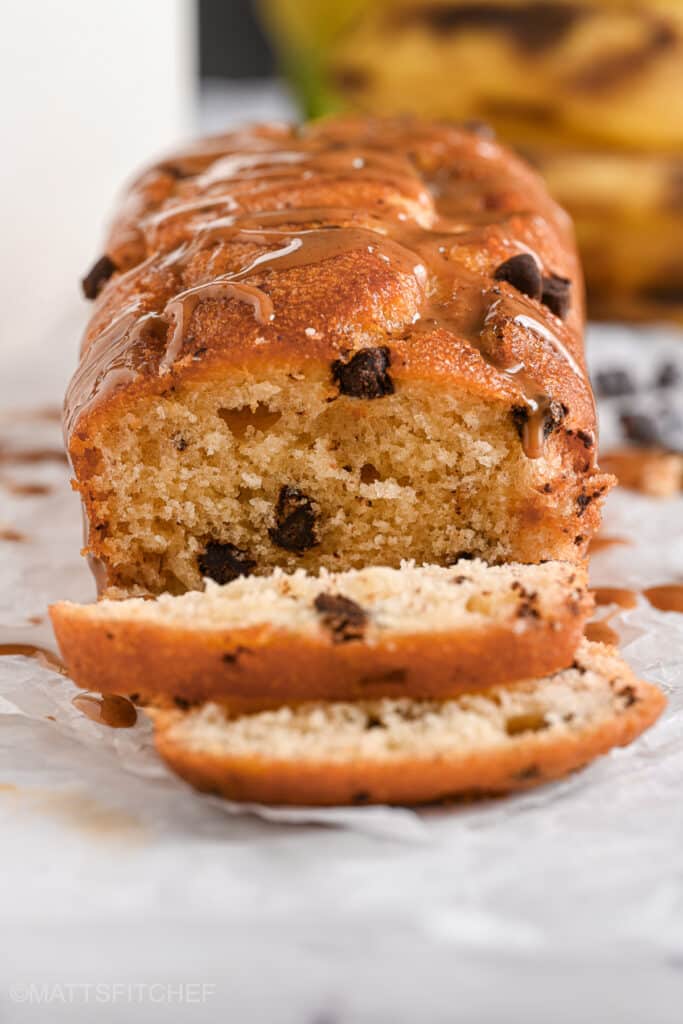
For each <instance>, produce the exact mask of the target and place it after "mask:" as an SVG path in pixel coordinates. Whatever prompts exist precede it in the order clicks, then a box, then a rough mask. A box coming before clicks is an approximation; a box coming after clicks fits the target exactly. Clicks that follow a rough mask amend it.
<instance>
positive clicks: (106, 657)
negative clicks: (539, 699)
mask: <svg viewBox="0 0 683 1024" xmlns="http://www.w3.org/2000/svg"><path fill="white" fill-rule="evenodd" d="M591 607H592V601H591V600H590V599H589V598H588V596H587V595H586V594H585V593H584V594H583V595H582V596H577V595H576V593H575V592H574V591H572V592H570V593H568V595H567V601H566V603H565V605H564V606H563V607H562V608H561V609H559V610H558V612H557V614H556V615H553V617H552V618H549V619H545V620H544V619H542V618H540V619H537V618H531V619H525V620H524V622H523V623H522V622H521V620H520V619H518V618H511V620H510V622H509V623H506V624H504V625H491V626H489V627H486V628H479V629H473V628H470V629H462V630H458V631H456V630H453V631H452V632H449V633H441V634H439V633H433V632H430V633H415V634H413V635H404V636H401V635H398V634H392V635H390V636H389V637H387V638H384V639H383V638H380V639H379V640H378V641H377V642H373V643H366V642H363V641H360V640H359V641H353V640H351V641H348V642H346V643H335V642H334V641H333V638H332V637H331V636H329V635H328V633H327V631H325V630H322V629H321V630H320V632H319V633H318V634H313V635H310V636H307V635H299V634H296V633H294V632H291V631H289V632H288V631H285V630H277V629H275V628H273V627H271V626H268V625H263V626H257V627H245V628H233V629H225V630H221V629H202V628H199V627H197V626H192V625H189V626H187V627H185V628H183V627H181V626H178V625H172V626H169V625H160V624H158V623H154V622H150V621H149V620H142V621H140V620H138V621H136V620H135V618H134V616H132V615H131V617H130V618H127V619H125V620H121V619H117V618H111V619H109V620H103V618H102V617H101V616H98V617H97V618H96V619H93V618H89V617H88V614H87V611H88V609H87V606H86V607H85V608H83V607H79V606H78V605H73V604H68V603H60V604H56V605H53V606H52V608H51V609H50V616H51V618H52V624H53V627H54V631H55V635H56V637H57V642H58V644H59V649H60V651H61V654H62V657H63V659H64V662H65V664H66V665H67V667H68V670H69V675H70V676H71V678H72V679H73V680H74V682H76V683H77V684H78V685H79V686H82V687H84V688H85V689H87V690H96V691H100V692H102V693H120V694H124V695H126V694H135V695H137V697H138V698H139V699H142V700H143V701H148V700H156V699H157V698H158V697H159V696H160V695H167V696H169V697H171V698H179V699H180V700H182V701H183V702H188V703H190V704H198V703H202V702H204V701H221V700H225V701H229V702H230V706H231V709H232V710H233V711H237V710H240V711H242V712H244V711H246V710H254V709H256V708H262V707H272V706H277V705H278V704H282V703H295V702H298V701H310V700H330V701H344V700H360V699H364V700H372V699H375V698H379V697H394V696H397V695H400V696H408V697H414V698H416V699H429V698H434V699H445V698H447V697H454V696H457V695H458V694H461V693H466V692H468V691H472V690H477V689H483V688H488V687H490V686H491V685H492V683H494V682H495V683H496V684H498V683H501V684H503V683H512V682H515V681H517V680H520V679H528V678H540V677H543V676H546V675H549V674H550V673H552V672H556V671H559V670H560V669H563V668H566V667H567V666H568V665H570V664H571V662H572V659H573V656H574V652H575V650H576V648H577V646H578V644H579V642H580V640H581V636H582V633H583V627H584V623H585V622H586V620H587V618H588V616H589V614H590V611H591ZM522 624H523V625H524V628H523V629H521V630H520V629H519V628H518V627H519V626H520V625H522ZM516 627H517V628H516Z"/></svg>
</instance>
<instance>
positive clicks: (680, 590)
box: [643, 583, 683, 614]
mask: <svg viewBox="0 0 683 1024" xmlns="http://www.w3.org/2000/svg"><path fill="white" fill-rule="evenodd" d="M643 594H644V595H645V597H646V598H647V599H648V601H649V602H650V604H651V605H652V606H653V608H658V609H659V611H661V612H681V613H682V614H683V583H663V584H662V585H661V586H658V587H648V588H647V590H644V591H643Z"/></svg>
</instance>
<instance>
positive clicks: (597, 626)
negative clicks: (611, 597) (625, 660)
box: [583, 616, 619, 644]
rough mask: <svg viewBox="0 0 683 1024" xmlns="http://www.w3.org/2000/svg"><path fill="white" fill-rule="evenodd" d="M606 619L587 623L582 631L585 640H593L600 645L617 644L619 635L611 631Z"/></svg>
mask: <svg viewBox="0 0 683 1024" xmlns="http://www.w3.org/2000/svg"><path fill="white" fill-rule="evenodd" d="M608 619H609V616H608V618H607V619H599V620H598V621H597V622H587V623H586V628H585V629H584V631H583V632H584V636H585V637H586V639H587V640H593V641H594V642H596V643H600V644H618V643H619V634H618V633H617V631H616V630H614V629H612V627H611V626H610V624H609V621H608Z"/></svg>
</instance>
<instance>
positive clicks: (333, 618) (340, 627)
mask: <svg viewBox="0 0 683 1024" xmlns="http://www.w3.org/2000/svg"><path fill="white" fill-rule="evenodd" d="M313 606H314V607H315V610H316V611H317V612H318V614H319V615H320V618H321V620H322V623H323V625H324V626H325V627H326V628H327V629H329V630H331V632H332V639H333V641H334V643H346V642H347V641H348V640H362V639H363V634H364V632H365V626H366V624H367V621H368V616H367V612H366V611H365V609H364V608H361V606H360V605H359V604H356V602H355V601H352V600H351V598H349V597H342V595H341V594H325V593H322V594H318V596H317V597H316V599H315V601H314V602H313Z"/></svg>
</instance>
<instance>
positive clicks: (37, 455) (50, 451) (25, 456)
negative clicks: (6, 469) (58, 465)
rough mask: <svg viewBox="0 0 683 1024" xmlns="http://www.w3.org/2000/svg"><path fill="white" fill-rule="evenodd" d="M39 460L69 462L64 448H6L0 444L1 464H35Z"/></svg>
mask: <svg viewBox="0 0 683 1024" xmlns="http://www.w3.org/2000/svg"><path fill="white" fill-rule="evenodd" d="M38 462H68V458H67V455H66V452H65V451H64V449H63V448H26V449H21V448H20V449H18V450H17V449H12V448H5V447H4V446H3V445H2V444H0V464H4V465H15V466H18V465H24V464H26V465H33V464H35V463H38Z"/></svg>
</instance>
